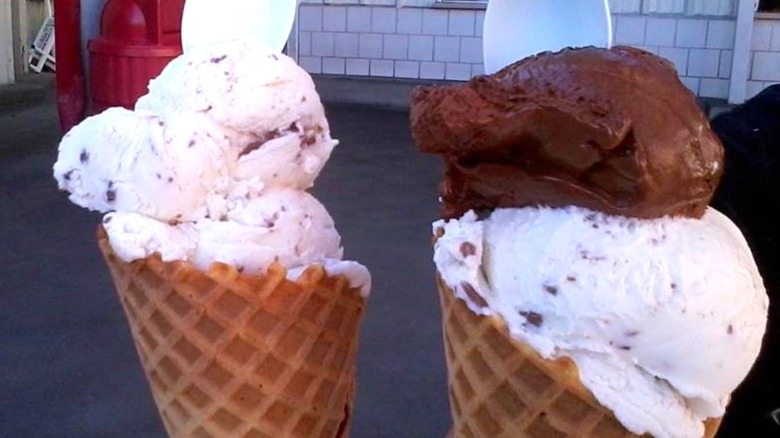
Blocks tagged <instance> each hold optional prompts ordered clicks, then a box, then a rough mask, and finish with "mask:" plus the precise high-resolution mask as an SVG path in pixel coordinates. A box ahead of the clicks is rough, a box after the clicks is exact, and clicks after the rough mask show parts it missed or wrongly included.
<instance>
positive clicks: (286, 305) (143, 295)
mask: <svg viewBox="0 0 780 438" xmlns="http://www.w3.org/2000/svg"><path fill="white" fill-rule="evenodd" d="M98 240H99V244H100V248H101V250H102V252H103V255H104V256H105V259H106V262H107V263H108V266H109V267H110V269H111V274H112V276H113V278H114V282H115V285H116V288H117V291H118V293H119V297H120V299H121V302H122V305H123V307H124V309H125V313H126V314H127V319H128V322H129V323H130V328H131V331H132V333H133V337H134V340H135V344H136V347H137V350H138V354H139V356H140V358H141V363H142V365H143V367H144V370H145V371H146V375H147V378H148V380H149V383H150V386H151V389H152V393H153V395H154V399H155V402H156V403H157V408H158V410H159V412H160V415H161V417H162V420H163V423H164V425H165V428H166V429H167V431H168V434H169V435H170V436H171V437H215V438H216V437H241V438H261V437H263V438H272V437H306V438H308V437H323V438H324V437H334V438H344V437H347V436H348V426H349V420H350V414H351V411H352V406H353V401H354V389H355V357H356V352H357V343H358V336H357V334H358V326H359V322H360V317H361V314H362V311H363V305H364V299H363V297H361V295H360V294H359V291H358V290H356V289H353V288H350V285H349V283H348V282H347V280H346V279H345V278H342V277H331V276H329V275H328V274H327V273H326V272H325V270H324V269H323V268H322V267H319V266H313V267H311V268H309V269H308V270H306V272H304V273H303V275H302V276H301V277H300V279H299V280H297V281H290V280H288V279H287V278H286V271H285V269H284V268H283V267H281V266H279V265H273V266H271V267H270V268H269V269H268V271H267V273H266V274H264V275H242V274H241V273H239V272H238V271H237V270H236V269H235V268H233V267H231V266H228V265H224V264H219V263H215V264H214V265H212V267H211V269H210V270H209V271H208V272H202V271H199V270H197V269H195V268H194V267H192V266H191V265H190V264H187V263H183V262H162V261H161V260H160V258H159V257H158V256H156V255H155V256H153V257H149V258H146V259H143V260H137V261H135V262H132V263H126V262H124V261H122V260H120V259H119V258H117V257H116V255H115V254H114V253H113V251H112V249H111V246H110V245H109V243H108V240H107V237H106V235H105V233H104V231H103V230H102V229H101V230H100V231H99V232H98Z"/></svg>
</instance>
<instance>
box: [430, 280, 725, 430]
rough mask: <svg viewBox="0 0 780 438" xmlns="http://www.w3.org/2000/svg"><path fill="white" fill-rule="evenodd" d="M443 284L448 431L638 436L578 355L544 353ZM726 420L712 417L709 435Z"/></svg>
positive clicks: (707, 425)
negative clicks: (593, 388)
mask: <svg viewBox="0 0 780 438" xmlns="http://www.w3.org/2000/svg"><path fill="white" fill-rule="evenodd" d="M437 284H438V288H439V298H440V301H441V306H442V317H443V329H444V346H445V352H446V356H447V373H448V380H449V397H450V408H451V411H452V417H453V423H454V425H453V430H452V431H451V432H450V435H449V437H448V438H498V437H501V438H514V437H527V438H574V437H579V438H636V437H639V436H638V435H636V434H633V433H631V432H629V431H628V430H626V429H625V427H623V426H622V425H621V424H620V422H619V421H618V420H617V419H616V418H615V416H614V415H613V414H612V413H611V412H610V411H609V410H608V409H606V408H604V407H603V406H601V405H600V404H599V403H598V401H596V400H595V398H594V397H593V395H591V394H590V392H588V390H587V389H586V388H585V387H584V386H583V385H582V383H581V382H580V380H579V376H578V374H577V369H576V366H575V365H574V363H573V362H572V361H571V360H568V359H566V360H556V361H548V360H545V359H543V358H542V357H541V356H539V354H538V353H536V352H535V351H534V350H533V349H532V348H531V347H530V346H527V345H525V344H523V343H521V342H519V341H517V340H515V339H513V338H512V337H511V336H510V335H509V333H508V331H507V330H506V327H504V326H503V324H502V322H501V321H500V320H499V319H498V318H496V317H487V316H481V315H477V314H475V313H474V312H472V311H471V310H470V309H469V308H468V307H467V306H466V304H465V303H464V302H463V301H462V300H460V299H458V298H455V296H454V294H453V292H452V290H451V289H449V288H448V287H447V286H446V285H445V284H444V283H443V282H442V281H441V279H437ZM719 425H720V419H711V420H709V421H708V422H707V423H706V432H705V435H704V437H703V438H713V437H714V436H715V433H716V432H717V430H718V427H719ZM642 437H644V438H647V437H649V435H643V436H642Z"/></svg>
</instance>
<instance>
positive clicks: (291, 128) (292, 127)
mask: <svg viewBox="0 0 780 438" xmlns="http://www.w3.org/2000/svg"><path fill="white" fill-rule="evenodd" d="M287 130H288V131H290V132H298V131H300V130H301V128H299V127H298V123H296V122H292V123H290V126H289V127H288V128H287Z"/></svg>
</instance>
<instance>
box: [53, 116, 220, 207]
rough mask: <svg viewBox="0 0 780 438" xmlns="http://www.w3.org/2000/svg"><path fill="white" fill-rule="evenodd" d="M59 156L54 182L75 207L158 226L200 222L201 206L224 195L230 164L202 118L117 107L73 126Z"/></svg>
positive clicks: (216, 136) (216, 134) (216, 132)
mask: <svg viewBox="0 0 780 438" xmlns="http://www.w3.org/2000/svg"><path fill="white" fill-rule="evenodd" d="M59 152H60V153H59V158H58V160H57V163H56V164H55V165H54V176H55V178H56V179H57V181H58V182H59V186H60V188H61V189H63V190H67V191H69V192H70V193H71V195H70V199H71V201H73V202H74V203H75V204H77V205H79V206H81V207H84V208H88V209H90V210H95V211H99V212H108V211H126V212H130V211H134V212H138V213H141V214H144V215H147V216H149V217H151V218H155V219H158V220H161V221H171V220H184V221H187V220H196V219H199V218H203V217H206V216H207V215H208V214H209V204H210V202H208V201H209V200H213V198H217V199H219V198H225V197H226V196H227V192H228V189H229V175H230V172H231V166H233V165H234V164H233V163H234V162H235V161H236V158H235V157H234V156H232V155H233V154H231V151H230V148H229V142H228V139H227V137H226V136H224V135H223V134H221V133H220V131H219V130H218V129H215V128H214V126H213V125H212V124H210V122H209V121H208V119H206V118H204V117H203V116H200V115H197V114H186V113H181V114H176V115H172V116H170V117H168V118H161V117H160V116H158V115H155V114H153V113H150V112H146V111H141V112H132V111H128V110H125V109H122V108H112V109H109V110H107V111H105V112H104V113H102V114H100V115H98V116H94V117H90V118H88V119H86V120H85V121H84V122H82V123H81V124H79V125H78V126H76V127H75V128H73V129H72V130H71V131H70V132H69V133H68V134H67V135H65V137H64V138H63V140H62V142H61V143H60V147H59ZM204 201H206V202H204ZM216 204H220V202H218V201H217V202H216ZM216 208H218V207H216Z"/></svg>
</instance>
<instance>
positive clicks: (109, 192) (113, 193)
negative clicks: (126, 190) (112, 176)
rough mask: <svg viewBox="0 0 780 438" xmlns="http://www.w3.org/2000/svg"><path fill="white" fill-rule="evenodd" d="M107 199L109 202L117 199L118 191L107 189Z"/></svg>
mask: <svg viewBox="0 0 780 438" xmlns="http://www.w3.org/2000/svg"><path fill="white" fill-rule="evenodd" d="M106 200H107V201H108V202H114V201H116V191H115V190H114V189H108V190H106Z"/></svg>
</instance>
